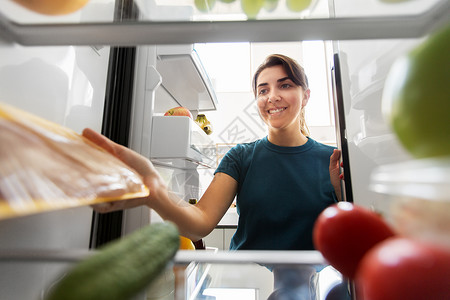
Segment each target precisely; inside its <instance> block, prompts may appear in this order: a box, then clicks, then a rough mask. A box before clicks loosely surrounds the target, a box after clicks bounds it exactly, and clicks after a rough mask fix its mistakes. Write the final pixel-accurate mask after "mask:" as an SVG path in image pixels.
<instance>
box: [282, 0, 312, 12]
mask: <svg viewBox="0 0 450 300" xmlns="http://www.w3.org/2000/svg"><path fill="white" fill-rule="evenodd" d="M311 3H312V0H286V6H287V8H288V9H289V10H290V11H295V12H299V11H302V10H305V9H307V8H308V7H309V6H310V5H311Z"/></svg>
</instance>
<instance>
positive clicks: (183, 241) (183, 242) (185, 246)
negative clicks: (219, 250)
mask: <svg viewBox="0 0 450 300" xmlns="http://www.w3.org/2000/svg"><path fill="white" fill-rule="evenodd" d="M180 250H195V246H194V243H193V242H192V241H191V240H190V239H188V238H186V237H184V236H181V235H180Z"/></svg>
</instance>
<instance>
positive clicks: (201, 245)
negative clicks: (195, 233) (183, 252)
mask: <svg viewBox="0 0 450 300" xmlns="http://www.w3.org/2000/svg"><path fill="white" fill-rule="evenodd" d="M189 204H192V205H195V204H197V199H196V198H190V199H189ZM192 242H193V243H194V247H195V250H205V249H206V246H205V241H203V239H199V240H198V241H192Z"/></svg>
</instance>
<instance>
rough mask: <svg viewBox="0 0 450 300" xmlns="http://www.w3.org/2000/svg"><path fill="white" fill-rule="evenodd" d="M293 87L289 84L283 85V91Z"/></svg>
mask: <svg viewBox="0 0 450 300" xmlns="http://www.w3.org/2000/svg"><path fill="white" fill-rule="evenodd" d="M290 87H291V85H290V84H289V83H283V84H282V85H281V88H282V89H288V88H290Z"/></svg>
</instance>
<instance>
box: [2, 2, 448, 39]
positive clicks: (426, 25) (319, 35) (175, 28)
mask: <svg viewBox="0 0 450 300" xmlns="http://www.w3.org/2000/svg"><path fill="white" fill-rule="evenodd" d="M8 1H9V0H8ZM374 1H375V0H374ZM149 2H151V1H149ZM322 2H325V0H320V2H319V5H320V4H321V3H322ZM8 3H9V2H6V4H8ZM349 3H350V4H349ZM411 3H412V4H411ZM9 5H11V4H10V3H9ZM92 5H94V4H92ZM340 5H341V4H340ZM342 5H352V0H347V1H346V2H343V4H342ZM376 5H377V6H374V7H376V8H380V7H381V9H379V10H378V11H380V10H381V11H383V12H388V14H384V15H383V14H374V15H367V14H369V13H370V11H369V10H368V9H364V10H362V11H364V14H361V15H349V16H343V17H338V18H334V17H333V16H329V15H323V14H317V15H315V14H314V13H311V14H310V15H307V16H302V15H295V14H294V15H292V14H281V13H280V14H279V15H275V16H274V17H271V15H270V14H268V15H267V16H266V17H261V18H259V19H256V20H245V18H243V16H242V13H241V14H239V13H237V14H218V16H217V15H213V14H211V15H210V18H208V15H204V16H203V17H202V18H201V19H200V18H199V17H198V12H197V15H194V14H191V15H187V17H186V16H184V14H183V13H182V14H181V15H183V16H182V17H177V14H176V13H173V14H169V13H166V14H165V15H163V16H162V17H160V18H157V19H153V20H149V19H146V18H145V16H144V17H143V18H141V19H139V20H125V21H120V22H115V21H111V20H108V17H105V16H103V17H101V18H100V17H98V18H97V17H94V18H88V19H87V21H86V20H82V21H80V17H78V18H77V16H78V15H76V14H75V15H73V14H72V15H69V16H68V17H67V18H66V17H57V18H55V17H53V18H52V17H42V16H39V17H37V18H36V16H34V17H35V18H33V16H32V17H31V18H26V17H23V14H20V13H19V14H18V17H17V16H14V12H15V11H14V9H5V7H2V9H0V28H1V31H0V39H3V40H4V41H6V42H10V43H18V44H22V45H26V46H38V45H55V46H56V45H111V46H135V45H148V44H193V43H204V42H286V41H299V40H356V39H359V40H361V39H392V38H417V37H422V36H424V35H426V34H427V33H429V32H431V31H433V30H434V29H436V28H437V27H439V26H440V25H442V24H446V23H448V22H449V21H450V17H449V16H450V14H449V11H450V3H449V2H448V1H446V0H432V1H425V0H416V1H406V4H391V5H386V4H382V3H381V4H376ZM383 5H384V6H383ZM414 5H416V6H417V9H416V8H415V6H414ZM172 7H173V11H176V8H180V7H177V6H172ZM411 7H412V8H411ZM6 8H8V5H6ZM156 8H158V6H156ZM405 8H408V9H405ZM15 9H16V10H17V8H15ZM88 9H89V4H88V6H86V8H85V9H83V10H82V12H83V11H85V10H86V11H87V10H88ZM192 9H193V7H191V8H190V10H192ZM141 10H142V8H141ZM190 10H189V9H188V11H190ZM360 10H361V9H360ZM93 11H94V12H95V10H93ZM16 13H17V12H16ZM97 13H98V11H97ZM28 14H29V12H28ZM91 14H94V13H93V12H91ZM24 15H25V16H29V15H27V14H24ZM88 15H89V14H88ZM94 15H95V14H94ZM141 15H142V13H141ZM100 16H101V14H100ZM196 16H197V17H196ZM282 18H287V19H282ZM30 20H34V21H30ZM279 28H283V30H279Z"/></svg>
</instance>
